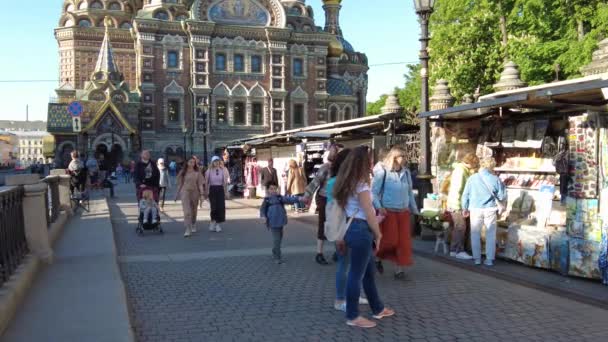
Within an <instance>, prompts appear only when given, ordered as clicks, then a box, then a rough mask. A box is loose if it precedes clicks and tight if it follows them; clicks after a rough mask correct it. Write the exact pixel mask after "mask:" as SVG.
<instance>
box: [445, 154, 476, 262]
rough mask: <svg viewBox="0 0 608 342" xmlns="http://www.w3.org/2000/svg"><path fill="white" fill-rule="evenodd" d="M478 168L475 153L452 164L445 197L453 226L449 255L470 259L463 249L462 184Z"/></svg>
mask: <svg viewBox="0 0 608 342" xmlns="http://www.w3.org/2000/svg"><path fill="white" fill-rule="evenodd" d="M478 168H479V158H477V156H476V155H475V153H468V154H466V155H465V156H464V158H462V161H461V162H460V163H455V164H454V170H453V171H452V175H451V176H450V187H449V192H448V199H447V208H448V211H449V212H450V214H451V216H452V221H453V227H452V235H451V241H450V256H452V257H456V258H457V259H463V260H471V259H472V258H473V257H471V256H470V255H469V254H468V253H467V252H466V251H465V248H464V247H465V236H466V231H467V218H466V217H465V216H464V214H463V211H462V206H461V199H462V194H463V192H464V186H465V185H466V183H467V180H468V179H469V177H471V176H472V175H473V174H474V173H475V172H476V170H477V169H478Z"/></svg>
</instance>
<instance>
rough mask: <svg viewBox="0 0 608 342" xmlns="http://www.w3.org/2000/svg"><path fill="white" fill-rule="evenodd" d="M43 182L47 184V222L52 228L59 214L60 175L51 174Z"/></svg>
mask: <svg viewBox="0 0 608 342" xmlns="http://www.w3.org/2000/svg"><path fill="white" fill-rule="evenodd" d="M43 182H45V183H46V184H47V189H46V201H45V204H46V223H47V226H48V227H49V228H50V226H51V224H53V223H54V222H55V221H56V220H57V217H58V216H59V208H60V203H59V176H49V177H46V178H44V180H43Z"/></svg>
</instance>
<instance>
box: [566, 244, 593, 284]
mask: <svg viewBox="0 0 608 342" xmlns="http://www.w3.org/2000/svg"><path fill="white" fill-rule="evenodd" d="M569 245H570V262H569V267H568V274H569V275H573V276H577V277H585V278H593V279H600V277H601V274H600V269H599V266H598V260H599V257H600V243H599V242H595V241H588V240H584V239H576V238H570V242H569Z"/></svg>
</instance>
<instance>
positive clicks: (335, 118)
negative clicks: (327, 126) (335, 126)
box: [329, 107, 338, 122]
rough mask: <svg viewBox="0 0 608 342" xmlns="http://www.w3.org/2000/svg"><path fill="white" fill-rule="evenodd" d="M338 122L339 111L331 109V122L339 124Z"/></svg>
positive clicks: (334, 108)
mask: <svg viewBox="0 0 608 342" xmlns="http://www.w3.org/2000/svg"><path fill="white" fill-rule="evenodd" d="M337 121H338V109H337V108H336V107H331V109H330V111H329V122H337Z"/></svg>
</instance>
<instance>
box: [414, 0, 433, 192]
mask: <svg viewBox="0 0 608 342" xmlns="http://www.w3.org/2000/svg"><path fill="white" fill-rule="evenodd" d="M434 5H435V0H414V7H415V8H416V14H418V18H419V21H420V45H421V49H420V66H421V69H420V76H421V78H422V91H421V98H420V112H421V113H424V112H427V111H428V110H429V71H428V70H429V52H428V45H429V40H430V38H429V18H430V17H431V13H433V6H434ZM420 154H421V157H422V158H421V160H420V164H418V193H419V198H420V202H422V201H423V200H424V198H426V195H427V194H429V193H432V192H433V185H432V184H431V179H432V177H433V176H432V174H431V130H430V127H429V121H428V119H427V118H422V119H420Z"/></svg>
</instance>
